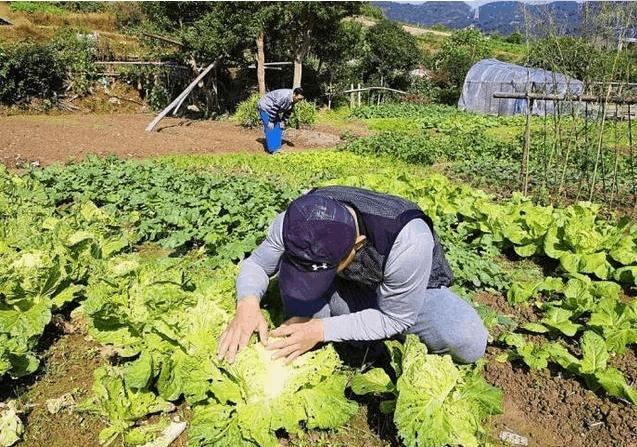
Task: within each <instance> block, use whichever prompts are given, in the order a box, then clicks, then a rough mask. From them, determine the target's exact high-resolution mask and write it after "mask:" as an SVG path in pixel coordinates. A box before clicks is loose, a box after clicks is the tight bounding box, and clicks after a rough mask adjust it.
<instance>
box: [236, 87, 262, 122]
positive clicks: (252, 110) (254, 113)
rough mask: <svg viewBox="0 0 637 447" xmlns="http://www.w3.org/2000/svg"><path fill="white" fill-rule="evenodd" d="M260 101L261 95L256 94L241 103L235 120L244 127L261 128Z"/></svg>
mask: <svg viewBox="0 0 637 447" xmlns="http://www.w3.org/2000/svg"><path fill="white" fill-rule="evenodd" d="M259 99H261V95H259V94H258V93H254V94H252V95H250V97H249V98H248V99H246V100H245V101H243V102H241V103H239V105H238V106H237V110H236V111H235V112H234V116H233V119H234V120H235V121H236V122H237V123H238V124H240V125H242V126H244V127H259V126H260V125H261V118H260V117H259V111H258V110H257V105H258V104H259Z"/></svg>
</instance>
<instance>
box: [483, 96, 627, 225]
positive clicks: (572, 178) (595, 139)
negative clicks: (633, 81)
mask: <svg viewBox="0 0 637 447" xmlns="http://www.w3.org/2000/svg"><path fill="white" fill-rule="evenodd" d="M616 87H620V88H619V89H617V88H616ZM587 90H588V91H589V92H593V93H586V94H576V95H571V94H545V93H532V92H525V93H512V92H494V93H493V94H492V97H493V99H494V100H522V101H523V102H524V105H525V108H524V110H523V114H524V116H525V121H524V134H523V142H522V146H523V150H522V155H521V159H520V189H521V190H522V192H523V193H524V194H525V195H528V194H529V193H530V192H531V190H533V191H534V192H535V193H544V194H548V196H549V197H548V199H550V201H555V199H558V200H563V199H568V198H570V199H573V200H589V201H593V200H595V201H597V202H600V203H604V204H606V205H608V206H609V207H611V208H618V207H619V208H623V211H626V212H629V213H630V214H634V213H635V208H636V206H637V185H636V180H637V179H636V177H635V161H636V160H635V151H634V144H633V130H632V124H633V120H634V119H635V111H637V95H635V96H626V95H617V94H616V93H617V91H620V92H621V91H623V92H626V93H629V92H631V91H632V92H634V86H628V88H627V87H626V85H622V86H619V85H617V86H612V85H608V84H607V85H597V86H595V88H594V89H590V88H589V89H587ZM602 93H604V94H602ZM536 101H545V102H547V103H548V102H549V101H550V102H551V103H552V104H553V105H554V107H552V109H551V108H549V107H544V108H543V113H542V114H539V115H538V114H533V110H534V103H535V102H536Z"/></svg>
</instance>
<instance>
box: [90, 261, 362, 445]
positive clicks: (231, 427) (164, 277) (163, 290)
mask: <svg viewBox="0 0 637 447" xmlns="http://www.w3.org/2000/svg"><path fill="white" fill-rule="evenodd" d="M184 262H187V260H186V261H183V260H182V261H181V263H180V261H178V260H173V259H156V260H151V261H145V262H143V261H140V259H139V258H137V257H135V256H132V255H131V256H120V257H118V258H114V259H111V260H110V261H108V262H106V263H105V264H104V267H103V271H102V272H100V274H99V275H94V277H93V278H92V280H91V282H90V284H89V286H88V289H87V295H88V298H87V300H86V301H85V302H84V303H83V304H82V307H81V309H82V312H83V313H85V314H86V315H87V316H88V319H89V334H90V335H91V336H92V337H93V338H94V339H96V340H97V341H99V342H100V343H103V344H108V345H111V346H113V347H114V348H115V350H116V351H117V353H118V355H119V356H120V357H121V358H122V359H124V362H123V364H122V365H121V366H119V367H117V368H112V369H111V370H109V372H108V374H104V373H100V374H99V375H98V376H96V385H95V388H94V390H95V391H96V395H95V396H94V397H93V398H92V400H91V401H90V402H89V403H87V404H86V405H85V406H84V408H85V409H86V410H89V411H93V412H96V413H99V414H102V415H103V416H105V417H106V418H107V419H108V420H109V421H110V426H109V427H107V429H105V431H104V432H103V433H102V434H101V436H100V437H101V439H102V440H104V441H106V440H111V439H112V438H113V437H114V436H119V435H121V437H122V439H123V441H124V442H125V443H127V444H132V443H133V442H132V441H133V440H135V439H138V436H137V434H138V433H137V432H136V431H135V430H136V428H134V421H135V420H139V419H143V418H144V417H145V416H146V415H148V414H150V413H152V412H154V411H156V410H157V406H156V405H154V404H155V403H157V402H175V401H179V400H180V399H181V398H182V397H183V398H184V399H185V401H186V402H187V403H188V404H189V405H191V406H192V409H193V418H192V422H191V424H190V427H189V429H188V439H189V443H190V445H192V446H204V445H205V446H215V445H219V446H226V445H232V446H244V445H245V446H266V447H267V446H276V445H278V441H277V437H276V432H277V431H278V430H280V429H283V430H285V431H286V432H288V433H298V432H300V431H302V430H304V429H314V428H321V429H327V428H337V427H340V426H342V425H343V424H344V423H345V422H346V421H347V420H348V419H349V418H350V416H352V415H353V414H354V413H355V412H356V411H357V405H356V404H355V403H354V402H351V401H349V400H347V399H346V397H345V388H346V386H347V376H346V375H345V374H344V373H342V372H341V371H340V369H341V361H340V359H339V357H338V355H337V354H336V352H335V351H334V349H333V348H332V347H331V346H326V347H323V348H321V349H318V350H316V351H313V352H309V353H306V354H304V355H302V356H300V357H299V358H297V359H296V360H295V361H294V362H293V363H292V364H291V365H287V364H285V363H284V361H283V360H273V359H272V358H271V355H272V352H271V351H267V350H266V349H265V348H264V347H263V346H262V345H261V344H259V343H258V342H257V341H253V343H252V344H250V345H249V346H248V347H246V348H245V349H244V350H242V351H241V352H240V353H239V355H238V356H237V359H236V361H235V362H234V363H233V364H230V363H228V362H226V361H220V360H218V359H217V356H216V349H217V339H218V337H219V335H220V333H221V331H222V330H223V329H224V328H225V326H226V324H227V323H228V322H229V320H230V318H231V317H232V315H233V310H234V306H235V298H234V277H235V275H236V266H229V267H228V268H226V269H219V270H216V271H214V272H212V273H211V272H210V271H209V269H207V268H206V267H205V266H204V267H203V268H199V269H198V268H197V267H195V266H194V265H193V263H187V264H185V265H183V263H184ZM194 277H196V278H197V279H196V280H193V279H192V278H194ZM113 383H114V384H115V385H113ZM109 384H110V385H109ZM113 386H114V387H115V388H116V389H117V393H116V396H115V395H113V397H111V398H108V397H104V396H105V395H104V391H103V390H104V389H107V388H109V387H113ZM140 396H144V400H143V401H142V403H148V402H150V403H152V404H153V405H150V404H149V405H146V406H141V407H140V406H139V405H138V403H139V401H140V399H139V397H140ZM147 396H154V397H156V399H157V401H154V400H151V399H149V398H148V397H147ZM112 399H116V400H117V401H118V402H119V403H118V404H117V405H115V404H114V403H113V402H112V401H111V400H112ZM127 401H128V402H130V403H129V404H125V403H124V404H122V402H127ZM133 409H134V411H133ZM144 439H145V440H146V438H144Z"/></svg>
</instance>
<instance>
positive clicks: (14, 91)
mask: <svg viewBox="0 0 637 447" xmlns="http://www.w3.org/2000/svg"><path fill="white" fill-rule="evenodd" d="M63 86H64V68H63V66H62V65H61V64H60V60H59V59H58V58H57V55H56V52H55V48H54V47H53V46H52V45H50V44H38V43H24V44H18V45H15V46H7V47H0V102H2V103H5V104H24V103H27V102H29V101H31V100H32V99H35V98H39V99H50V100H53V99H55V98H56V96H57V95H58V94H59V93H60V92H61V91H62V88H63Z"/></svg>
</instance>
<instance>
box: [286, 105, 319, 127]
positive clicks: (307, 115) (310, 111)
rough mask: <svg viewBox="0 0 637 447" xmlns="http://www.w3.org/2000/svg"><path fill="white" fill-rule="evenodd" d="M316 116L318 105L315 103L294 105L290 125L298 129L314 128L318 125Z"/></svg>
mask: <svg viewBox="0 0 637 447" xmlns="http://www.w3.org/2000/svg"><path fill="white" fill-rule="evenodd" d="M316 115H317V113H316V105H315V104H314V103H313V102H310V101H300V102H298V103H296V104H295V105H294V110H293V111H292V114H291V115H290V119H289V120H288V125H289V126H290V127H294V128H296V129H300V128H301V127H313V126H314V123H316Z"/></svg>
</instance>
